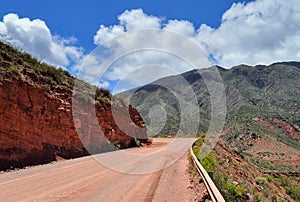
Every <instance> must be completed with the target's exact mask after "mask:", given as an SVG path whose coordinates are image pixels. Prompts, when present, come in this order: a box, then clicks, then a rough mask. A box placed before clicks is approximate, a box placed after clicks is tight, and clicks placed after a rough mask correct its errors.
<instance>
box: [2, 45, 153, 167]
mask: <svg viewBox="0 0 300 202" xmlns="http://www.w3.org/2000/svg"><path fill="white" fill-rule="evenodd" d="M0 45H1V46H0V95H1V96H0V170H6V169H11V168H16V167H24V166H28V165H36V164H42V163H48V162H51V161H55V160H56V159H57V158H65V159H68V158H75V157H80V156H84V155H88V154H89V153H99V152H104V151H107V150H111V149H114V148H115V147H113V144H115V145H118V147H119V148H125V147H131V146H137V144H136V143H137V141H136V140H140V141H141V142H143V141H145V139H147V135H146V128H145V127H144V122H143V120H142V118H141V117H140V115H139V113H138V112H137V111H136V110H135V109H133V108H132V107H131V106H129V107H128V106H125V105H124V106H121V107H118V108H116V109H114V110H113V112H112V110H111V105H110V102H104V101H101V100H100V101H98V105H95V107H94V108H93V110H94V112H93V111H91V110H89V109H88V108H86V107H85V105H83V104H82V103H80V100H76V99H74V100H72V92H73V89H72V85H74V78H73V77H71V76H70V75H69V74H68V73H67V72H65V71H63V70H58V69H56V68H54V67H50V66H48V65H46V64H41V63H39V62H38V61H36V60H35V59H33V58H31V57H30V56H29V55H28V54H26V53H21V52H18V51H16V50H14V49H13V48H12V47H10V46H7V45H5V44H2V43H1V44H0ZM86 85H87V84H86ZM100 91H101V90H100ZM104 91H105V90H104ZM106 93H107V92H106ZM103 96H104V95H102V97H103ZM109 96H111V95H110V94H109ZM109 96H108V98H111V97H109ZM100 98H101V96H100ZM106 100H107V99H106ZM72 102H74V104H76V105H77V106H82V109H81V110H82V112H79V113H74V114H76V116H73V110H74V109H72ZM75 110H76V109H75ZM95 112H96V116H97V118H96V120H93V119H92V118H93V117H90V114H92V113H95ZM128 113H129V116H128ZM115 117H117V120H116V118H115ZM118 120H121V121H118ZM116 122H120V123H116ZM99 126H100V127H99ZM120 126H121V127H120ZM120 128H121V129H122V130H121V129H120Z"/></svg>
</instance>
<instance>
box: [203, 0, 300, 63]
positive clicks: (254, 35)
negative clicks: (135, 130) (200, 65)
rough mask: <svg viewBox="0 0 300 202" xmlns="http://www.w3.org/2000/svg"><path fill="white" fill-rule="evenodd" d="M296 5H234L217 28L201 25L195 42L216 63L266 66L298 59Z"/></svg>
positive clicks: (293, 0) (265, 0) (293, 1)
mask: <svg viewBox="0 0 300 202" xmlns="http://www.w3.org/2000/svg"><path fill="white" fill-rule="evenodd" d="M299 37H300V4H299V1H297V0H290V1H286V2H285V1H280V0H260V1H254V2H250V3H247V4H246V3H234V4H233V5H232V7H231V8H230V9H228V10H227V11H226V12H225V13H224V14H223V17H222V22H221V25H220V26H219V27H218V28H212V27H209V26H208V25H205V24H203V25H201V26H200V28H199V29H198V30H197V39H198V40H199V41H200V43H201V44H202V45H203V46H204V47H205V49H206V51H207V52H209V54H211V55H213V56H214V58H215V59H216V61H217V63H218V64H220V65H223V66H225V67H231V66H233V65H237V64H241V63H244V64H249V65H256V64H270V63H273V62H276V61H288V60H300V57H299V56H300V49H299V47H300V41H299Z"/></svg>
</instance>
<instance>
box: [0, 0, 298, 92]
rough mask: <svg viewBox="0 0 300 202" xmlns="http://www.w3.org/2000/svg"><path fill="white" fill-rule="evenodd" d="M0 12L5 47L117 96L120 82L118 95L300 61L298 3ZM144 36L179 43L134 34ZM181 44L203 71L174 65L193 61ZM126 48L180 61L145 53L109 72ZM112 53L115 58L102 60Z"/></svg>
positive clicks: (11, 5)
mask: <svg viewBox="0 0 300 202" xmlns="http://www.w3.org/2000/svg"><path fill="white" fill-rule="evenodd" d="M0 8H1V9H0V40H2V41H6V42H8V43H10V44H12V45H14V46H16V47H17V48H19V49H22V50H24V51H26V52H29V53H31V54H32V55H33V56H34V57H37V58H38V59H39V60H41V61H44V62H47V63H50V64H53V65H55V66H58V67H63V68H66V69H67V70H69V71H70V72H71V73H73V74H76V73H78V72H80V74H82V75H80V77H81V78H84V79H86V80H87V81H89V82H91V83H97V82H99V80H100V85H101V86H103V87H106V88H109V89H112V90H114V88H115V86H116V85H117V84H118V83H119V81H122V83H123V85H122V86H121V87H119V88H118V90H116V91H122V90H125V89H128V88H132V87H135V86H139V85H143V84H146V83H148V82H151V81H153V80H156V79H158V78H161V77H164V76H169V75H173V74H179V73H183V72H185V71H188V70H191V69H193V68H201V67H203V66H209V65H214V64H217V65H220V66H223V67H225V68H231V67H233V66H235V65H239V64H248V65H257V64H271V63H274V62H279V61H300V2H299V0H289V1H282V0H253V1H238V0H236V1H234V0H226V1H220V0H185V1H169V0H164V1H158V0H151V1H150V0H148V1H145V0H130V1H117V0H112V1H99V0H98V1H91V0H87V1H84V3H83V2H82V1H69V0H64V1H57V0H53V1H37V0H27V1H12V0H2V1H0ZM144 29H156V30H160V31H163V32H169V31H171V32H174V33H177V34H179V35H180V36H182V37H179V38H178V35H177V36H176V37H175V36H171V35H170V33H169V35H168V34H165V37H166V36H168V37H167V38H161V37H162V36H161V35H160V34H154V35H153V33H152V35H150V34H149V33H150V32H149V33H148V34H147V32H146V33H145V32H142V31H141V32H142V33H143V35H142V36H141V35H140V34H138V33H135V34H132V33H133V32H135V31H137V30H144ZM141 32H139V33H141ZM120 36H125V38H126V37H127V38H126V40H123V41H122V40H121V38H120ZM134 36H135V38H132V37H134ZM184 37H185V38H184ZM183 38H184V40H185V42H187V41H188V40H189V39H191V40H192V41H193V42H194V43H196V44H197V45H198V46H199V47H200V48H201V50H200V51H196V52H197V53H199V57H200V58H201V57H202V56H204V57H203V58H201V60H202V62H203V63H202V64H197V65H194V66H193V65H190V64H187V63H186V61H184V60H182V58H181V59H180V55H179V57H178V55H177V57H175V55H176V54H177V53H178V52H176V51H179V52H180V51H181V53H188V54H187V55H186V56H187V57H189V55H194V52H195V51H194V52H193V51H191V50H192V48H191V47H187V46H186V43H185V42H182V41H181V40H183ZM128 39H131V40H128ZM108 41H110V44H108ZM150 42H151V44H150ZM162 42H163V43H162ZM180 42H182V43H181V44H180ZM162 44H163V45H164V46H162ZM192 46H193V45H192ZM128 47H131V48H132V50H133V49H134V50H139V49H141V48H142V47H144V48H145V47H148V48H149V47H154V48H155V47H160V49H163V50H175V52H174V51H173V53H176V54H173V55H172V54H169V53H167V52H161V51H157V50H156V51H155V50H152V51H149V50H147V51H145V50H141V51H138V52H134V53H130V54H129V53H128V54H127V55H125V56H122V57H121V58H119V59H117V60H116V61H114V63H113V64H111V65H110V66H107V64H108V63H107V62H108V59H109V58H118V57H119V56H120V55H118V54H120V53H124V51H126V50H127V51H128V50H129V49H128ZM97 48H98V49H97ZM174 48H175V49H174ZM176 48H177V49H176ZM95 49H96V50H97V51H94V50H95ZM99 50H100V51H99ZM108 50H109V52H110V56H109V57H108V56H107V55H106V56H107V57H106V56H105V57H104V55H105V54H104V53H105V51H106V53H107V51H108ZM193 50H194V49H193ZM91 51H94V52H91ZM201 54H202V55H201ZM208 56H209V57H208ZM195 57H196V58H197V55H195ZM207 59H209V60H210V61H209V62H210V63H207V61H206V60H207ZM105 65H106V66H105ZM99 77H100V79H99Z"/></svg>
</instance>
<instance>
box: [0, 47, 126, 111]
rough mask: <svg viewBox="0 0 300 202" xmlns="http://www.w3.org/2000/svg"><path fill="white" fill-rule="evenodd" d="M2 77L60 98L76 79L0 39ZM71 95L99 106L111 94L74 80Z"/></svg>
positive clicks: (109, 100) (107, 99) (64, 96)
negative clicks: (30, 85)
mask: <svg viewBox="0 0 300 202" xmlns="http://www.w3.org/2000/svg"><path fill="white" fill-rule="evenodd" d="M3 79H11V80H18V81H19V82H25V83H29V84H32V85H38V86H40V87H42V88H43V89H45V91H46V92H47V93H48V94H55V95H56V96H58V97H63V98H70V96H71V95H72V93H73V87H74V82H75V78H74V77H73V76H72V75H71V74H70V73H69V72H67V71H66V70H63V69H62V68H58V67H53V66H51V65H48V64H46V63H44V62H40V61H38V60H37V59H35V58H33V57H32V56H31V55H30V54H28V53H25V52H22V51H18V50H16V49H15V48H13V47H12V46H10V45H7V44H4V43H2V42H0V81H1V80H3ZM93 96H95V97H93ZM74 98H75V99H77V98H78V100H80V101H81V102H83V103H94V102H95V103H96V104H97V105H99V106H106V105H110V103H111V99H112V95H111V93H110V92H109V90H107V89H102V88H97V87H95V86H92V85H90V84H88V83H86V82H84V81H81V80H76V89H75V90H74ZM118 100H120V98H119V99H118ZM123 102H124V101H123Z"/></svg>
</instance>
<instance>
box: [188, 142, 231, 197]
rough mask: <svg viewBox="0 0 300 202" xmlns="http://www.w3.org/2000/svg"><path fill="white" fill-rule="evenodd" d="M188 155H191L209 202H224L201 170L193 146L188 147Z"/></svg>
mask: <svg viewBox="0 0 300 202" xmlns="http://www.w3.org/2000/svg"><path fill="white" fill-rule="evenodd" d="M190 153H191V155H192V159H193V162H194V164H195V166H196V168H197V170H198V172H199V174H200V175H201V177H202V179H203V181H204V184H205V186H206V188H207V191H208V193H209V195H210V197H211V200H212V201H213V202H225V199H224V198H223V196H222V194H221V193H220V191H219V190H218V188H217V187H216V185H215V183H214V182H213V181H212V179H211V178H210V176H209V175H208V173H207V172H206V170H205V169H204V168H203V166H202V165H201V164H200V162H199V161H198V159H197V157H196V156H195V154H194V152H193V146H191V147H190Z"/></svg>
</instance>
